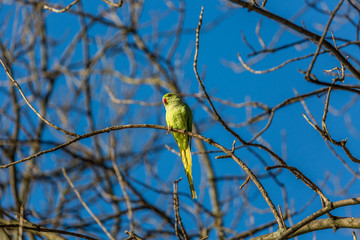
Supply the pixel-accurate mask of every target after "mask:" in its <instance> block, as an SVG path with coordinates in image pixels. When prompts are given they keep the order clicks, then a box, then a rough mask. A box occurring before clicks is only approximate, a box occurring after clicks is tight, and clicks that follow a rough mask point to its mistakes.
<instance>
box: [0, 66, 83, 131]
mask: <svg viewBox="0 0 360 240" xmlns="http://www.w3.org/2000/svg"><path fill="white" fill-rule="evenodd" d="M0 63H1V64H2V66H3V68H4V70H5V72H6V75H7V76H8V77H9V78H10V80H11V81H12V82H13V84H14V85H15V87H16V88H17V89H18V90H19V92H20V94H21V96H22V97H23V99H24V100H25V102H26V104H27V105H28V106H29V107H30V108H31V110H33V112H34V113H35V114H36V115H37V116H38V117H39V118H40V119H41V120H42V121H44V122H45V123H46V124H48V125H49V126H51V127H53V128H55V129H56V130H58V131H61V132H63V133H65V134H66V135H69V136H73V137H78V136H79V135H78V134H76V133H73V132H69V131H66V130H65V129H62V128H60V127H58V126H56V125H54V124H52V123H51V122H49V121H48V120H46V119H45V118H44V117H43V116H41V115H40V113H39V112H38V111H37V110H36V109H35V108H34V107H33V106H32V105H31V103H30V102H29V100H28V99H27V98H26V96H25V94H24V92H23V91H22V89H21V87H20V85H19V84H18V83H17V82H16V80H15V79H14V78H13V77H12V76H11V74H10V72H9V70H8V68H7V67H6V66H5V64H4V62H3V61H2V60H1V59H0Z"/></svg>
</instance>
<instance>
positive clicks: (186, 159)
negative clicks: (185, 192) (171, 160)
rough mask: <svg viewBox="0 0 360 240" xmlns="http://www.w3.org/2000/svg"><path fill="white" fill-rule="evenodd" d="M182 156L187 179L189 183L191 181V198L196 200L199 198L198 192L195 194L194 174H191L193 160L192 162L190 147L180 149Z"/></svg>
mask: <svg viewBox="0 0 360 240" xmlns="http://www.w3.org/2000/svg"><path fill="white" fill-rule="evenodd" d="M180 155H181V159H182V161H183V164H184V168H185V173H186V176H187V179H188V181H189V186H190V191H191V197H192V198H193V199H194V198H197V196H196V192H195V188H194V183H193V178H192V174H191V166H192V160H191V151H190V147H187V149H186V150H184V149H180Z"/></svg>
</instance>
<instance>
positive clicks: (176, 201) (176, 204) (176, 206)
mask: <svg viewBox="0 0 360 240" xmlns="http://www.w3.org/2000/svg"><path fill="white" fill-rule="evenodd" d="M181 180H182V178H179V179H178V180H175V181H174V184H173V186H174V211H175V234H176V237H177V238H178V239H179V240H181V237H180V234H179V230H178V227H177V224H178V223H179V225H180V230H181V233H182V235H183V237H184V240H188V239H189V238H188V236H187V233H186V230H185V228H184V225H183V223H182V221H181V217H180V211H179V196H178V183H179V181H181Z"/></svg>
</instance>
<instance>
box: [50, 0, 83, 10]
mask: <svg viewBox="0 0 360 240" xmlns="http://www.w3.org/2000/svg"><path fill="white" fill-rule="evenodd" d="M79 1H80V0H75V1H73V2H72V3H70V4H69V5H67V6H66V7H64V8H62V9H56V8H54V7H50V6H49V5H47V4H45V5H44V6H43V9H47V10H50V11H52V12H56V13H63V12H65V11H67V10H69V9H70V8H71V7H72V6H74V5H75V4H77V3H78V2H79Z"/></svg>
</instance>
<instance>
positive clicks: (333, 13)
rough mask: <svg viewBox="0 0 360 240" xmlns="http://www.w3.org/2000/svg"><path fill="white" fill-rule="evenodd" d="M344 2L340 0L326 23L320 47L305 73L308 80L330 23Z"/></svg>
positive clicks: (319, 42)
mask: <svg viewBox="0 0 360 240" xmlns="http://www.w3.org/2000/svg"><path fill="white" fill-rule="evenodd" d="M343 2H344V0H340V2H339V3H338V5H337V6H336V7H335V9H334V11H333V12H332V13H331V16H330V19H329V21H328V22H327V24H326V27H325V30H324V32H323V34H322V35H321V38H320V39H319V41H318V47H317V49H316V52H315V54H314V57H313V59H312V61H311V63H310V65H309V68H308V70H307V71H306V75H305V79H306V80H310V79H311V78H310V74H311V71H312V69H313V67H314V64H315V61H316V59H317V57H318V55H319V52H320V49H321V46H322V45H323V43H324V41H325V36H326V34H327V32H328V30H329V27H330V24H331V22H332V20H333V19H334V17H335V14H336V12H337V11H338V10H339V9H340V7H341V5H342V3H343ZM336 50H337V49H336ZM340 62H341V61H340Z"/></svg>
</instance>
